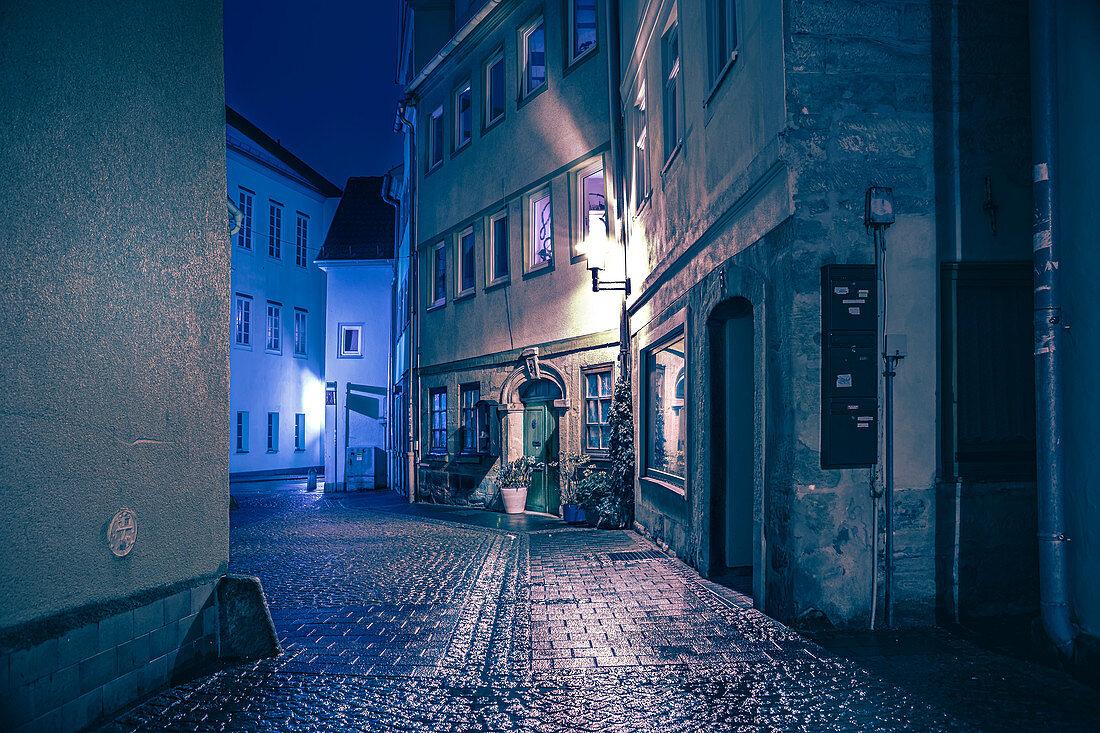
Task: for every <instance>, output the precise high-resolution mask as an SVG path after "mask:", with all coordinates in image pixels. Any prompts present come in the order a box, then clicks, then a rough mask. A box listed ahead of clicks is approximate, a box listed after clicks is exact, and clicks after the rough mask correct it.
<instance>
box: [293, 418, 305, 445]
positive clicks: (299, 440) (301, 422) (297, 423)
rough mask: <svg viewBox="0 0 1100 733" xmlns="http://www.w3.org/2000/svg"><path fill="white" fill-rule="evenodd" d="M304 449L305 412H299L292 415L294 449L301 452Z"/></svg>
mask: <svg viewBox="0 0 1100 733" xmlns="http://www.w3.org/2000/svg"><path fill="white" fill-rule="evenodd" d="M305 449H306V414H305V413H304V412H299V413H296V414H295V415H294V450H295V452H297V453H301V452H302V451H304V450H305Z"/></svg>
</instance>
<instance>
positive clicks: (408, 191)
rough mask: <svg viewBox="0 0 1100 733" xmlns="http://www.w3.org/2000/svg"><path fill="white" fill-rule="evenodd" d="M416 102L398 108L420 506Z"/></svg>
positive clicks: (412, 487) (411, 471) (410, 391)
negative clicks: (404, 165) (405, 149)
mask: <svg viewBox="0 0 1100 733" xmlns="http://www.w3.org/2000/svg"><path fill="white" fill-rule="evenodd" d="M413 101H414V98H413V97H406V98H405V99H402V100H401V106H400V107H399V108H398V124H399V125H400V126H401V128H402V129H404V130H405V144H406V145H408V146H409V154H408V161H409V166H408V168H409V170H407V171H405V175H404V186H405V200H403V201H402V203H403V204H404V206H405V210H406V212H407V216H408V222H409V274H408V287H407V288H406V296H405V297H406V300H405V313H406V318H408V321H409V334H408V339H407V341H408V351H407V358H408V365H409V383H408V385H407V388H406V395H407V397H406V403H407V404H406V408H405V411H406V416H407V418H408V451H407V456H406V458H407V460H406V469H405V470H406V471H407V472H408V473H407V475H406V479H407V481H406V485H407V489H408V494H409V497H408V498H409V503H410V504H411V503H415V502H416V478H417V476H416V464H417V462H418V457H417V452H418V450H419V445H420V440H419V435H420V408H421V404H420V382H419V377H420V318H419V314H418V313H417V310H416V303H417V294H418V289H419V278H418V277H417V268H418V265H417V257H416V176H417V170H416V166H417V162H416V124H415V120H416V111H415V106H414V109H413V115H412V116H411V117H410V116H409V115H408V112H409V104H410V103H411V102H413Z"/></svg>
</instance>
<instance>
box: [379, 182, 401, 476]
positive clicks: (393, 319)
mask: <svg viewBox="0 0 1100 733" xmlns="http://www.w3.org/2000/svg"><path fill="white" fill-rule="evenodd" d="M392 185H393V174H391V173H389V172H387V173H386V175H384V176H382V200H383V201H385V202H386V203H387V204H389V205H390V206H392V207H393V213H394V216H393V251H394V258H393V274H392V276H391V278H390V293H391V295H390V338H389V344H388V345H389V348H388V349H387V350H386V351H387V352H388V353H387V354H386V357H387V365H386V378H387V379H388V380H389V384H387V385H386V396H387V404H386V454H387V455H390V453H391V452H392V454H393V455H392V457H391V458H389V460H388V461H387V466H386V470H387V471H395V470H396V469H397V468H398V465H397V441H396V440H394V436H393V418H394V409H393V408H394V404H395V402H396V395H395V394H394V391H393V387H394V383H395V382H396V381H397V380H396V379H394V377H395V376H396V375H395V374H394V373H393V368H394V358H393V357H394V354H393V352H394V344H395V342H394V339H395V338H396V336H397V261H398V257H397V247H398V243H399V242H400V241H401V239H400V237H399V236H398V235H399V234H400V232H401V202H400V201H398V200H397V199H396V198H394V196H393V194H392V193H390V187H391V186H392ZM387 478H389V479H390V480H391V482H392V474H391V476H388V477H387ZM391 489H392V486H391Z"/></svg>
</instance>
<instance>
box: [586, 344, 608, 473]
mask: <svg viewBox="0 0 1100 733" xmlns="http://www.w3.org/2000/svg"><path fill="white" fill-rule="evenodd" d="M601 374H608V375H610V377H611V392H609V393H608V394H607V395H602V394H600V395H595V396H591V395H589V394H588V378H589V377H590V376H595V377H596V378H597V380H598V379H599V375H601ZM614 393H615V368H614V365H613V364H596V365H593V366H590V367H581V399H582V405H581V449H582V450H583V451H584V452H585V453H589V454H591V455H594V456H597V457H604V456H606V455H607V450H608V449H607V448H603V447H600V448H590V447H589V445H588V430H589V428H591V427H596V428H597V429H599V430H601V431H602V430H603V429H604V428H607V430H608V440H610V430H611V429H610V427H608V423H605V422H603V421H602V420H597V422H591V421H589V419H588V403H589V402H590V401H595V402H596V403H597V405H599V403H601V402H603V401H604V400H607V401H608V402H610V400H611V396H612V395H613V394H614ZM609 418H610V415H609Z"/></svg>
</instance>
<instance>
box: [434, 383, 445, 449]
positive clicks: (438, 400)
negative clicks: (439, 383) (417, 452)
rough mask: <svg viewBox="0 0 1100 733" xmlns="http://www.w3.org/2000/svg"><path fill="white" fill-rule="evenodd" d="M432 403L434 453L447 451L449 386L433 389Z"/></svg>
mask: <svg viewBox="0 0 1100 733" xmlns="http://www.w3.org/2000/svg"><path fill="white" fill-rule="evenodd" d="M431 403H432V432H431V435H432V443H431V452H432V453H446V452H447V388H446V387H440V388H438V389H433V390H432V391H431Z"/></svg>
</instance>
